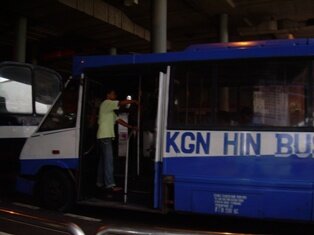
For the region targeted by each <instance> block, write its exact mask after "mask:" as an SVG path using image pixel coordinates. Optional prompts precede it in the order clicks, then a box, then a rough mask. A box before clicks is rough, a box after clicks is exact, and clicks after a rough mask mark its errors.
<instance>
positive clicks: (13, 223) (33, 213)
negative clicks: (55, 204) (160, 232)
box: [0, 194, 314, 235]
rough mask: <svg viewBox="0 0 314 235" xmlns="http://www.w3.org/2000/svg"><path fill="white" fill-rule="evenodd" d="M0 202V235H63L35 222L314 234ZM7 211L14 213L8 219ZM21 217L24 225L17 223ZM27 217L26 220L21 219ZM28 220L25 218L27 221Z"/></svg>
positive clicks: (14, 199) (308, 227)
mask: <svg viewBox="0 0 314 235" xmlns="http://www.w3.org/2000/svg"><path fill="white" fill-rule="evenodd" d="M4 195H5V196H4V197H2V198H0V212H1V210H6V211H5V212H3V211H2V212H1V213H0V235H2V234H17V235H19V234H23V235H24V234H34V235H37V234H45V235H50V234H66V233H65V229H64V228H63V229H60V228H57V229H56V228H55V227H52V228H49V229H48V228H47V227H45V226H43V227H38V225H36V226H34V223H33V222H34V221H36V218H39V219H41V220H46V221H48V222H49V221H50V222H51V221H52V222H54V223H55V224H63V225H64V224H68V223H75V224H77V225H78V226H79V227H80V228H82V230H83V231H84V233H85V234H96V232H97V230H98V229H99V228H100V227H102V226H107V227H138V228H159V229H160V228H163V229H164V230H169V229H183V230H188V231H215V232H233V233H250V234H314V224H313V223H312V224H311V223H301V222H293V221H263V220H252V219H243V218H226V217H217V216H207V215H192V214H177V213H176V214H168V215H161V214H153V213H148V212H145V213H144V212H134V211H128V210H119V209H110V208H103V207H95V206H76V207H75V208H74V209H73V210H71V211H70V212H67V213H61V212H55V211H49V210H45V209H42V208H39V207H37V206H34V205H33V204H32V200H31V199H28V198H25V197H20V196H16V195H14V194H10V195H8V194H4ZM8 211H11V212H14V213H15V214H12V215H10V216H7V215H8V213H7V212H8ZM18 214H21V215H23V216H20V217H22V218H23V219H24V221H23V220H22V221H20V220H18V219H16V217H15V215H18ZM24 215H26V217H25V216H24ZM27 216H28V217H27Z"/></svg>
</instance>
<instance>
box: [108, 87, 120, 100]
mask: <svg viewBox="0 0 314 235" xmlns="http://www.w3.org/2000/svg"><path fill="white" fill-rule="evenodd" d="M106 98H107V99H108V100H116V99H117V93H116V91H115V90H114V89H110V90H108V91H107V93H106Z"/></svg>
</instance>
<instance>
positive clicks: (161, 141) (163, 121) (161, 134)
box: [154, 66, 170, 208]
mask: <svg viewBox="0 0 314 235" xmlns="http://www.w3.org/2000/svg"><path fill="white" fill-rule="evenodd" d="M169 84H170V66H167V71H166V73H163V72H160V73H159V90H158V109H157V121H156V124H157V125H156V153H155V172H154V208H161V205H162V201H161V200H162V159H163V153H164V146H165V132H166V129H167V116H168V102H169Z"/></svg>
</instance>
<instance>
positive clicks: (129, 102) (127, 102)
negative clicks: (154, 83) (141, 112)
mask: <svg viewBox="0 0 314 235" xmlns="http://www.w3.org/2000/svg"><path fill="white" fill-rule="evenodd" d="M128 104H136V105H138V101H137V100H121V101H119V104H118V105H119V107H121V106H125V105H128Z"/></svg>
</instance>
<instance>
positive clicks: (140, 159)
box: [78, 65, 162, 208]
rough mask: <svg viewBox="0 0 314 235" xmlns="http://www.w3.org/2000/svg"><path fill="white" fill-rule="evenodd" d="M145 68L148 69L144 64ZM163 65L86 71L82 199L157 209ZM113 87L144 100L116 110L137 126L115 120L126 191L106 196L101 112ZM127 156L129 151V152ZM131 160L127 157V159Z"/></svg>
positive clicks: (119, 172)
mask: <svg viewBox="0 0 314 235" xmlns="http://www.w3.org/2000/svg"><path fill="white" fill-rule="evenodd" d="M143 67H144V68H143ZM161 71H162V69H161V67H160V66H152V65H148V66H141V67H139V66H132V67H130V66H125V67H122V68H121V66H119V67H117V68H115V67H113V68H109V69H108V68H106V69H93V70H88V71H86V74H85V76H86V79H85V81H84V82H85V85H84V92H83V94H84V95H83V105H82V117H81V120H82V121H81V137H80V179H79V190H78V191H79V192H78V193H79V195H78V196H79V198H78V199H79V201H80V202H82V203H87V204H94V205H107V204H108V203H110V204H116V205H121V204H123V205H125V206H127V205H129V206H138V207H144V208H152V206H153V191H154V162H155V137H156V131H155V128H156V118H157V103H158V84H159V73H160V72H161ZM108 89H114V90H115V91H116V93H117V95H118V100H124V99H127V98H128V99H130V98H131V99H135V100H138V101H139V102H140V105H139V107H137V105H129V107H120V108H119V110H117V115H118V117H119V118H121V119H123V120H124V121H126V122H128V123H129V124H130V125H132V126H137V128H138V131H137V132H136V131H131V130H130V129H129V130H128V129H127V128H125V127H123V126H121V125H116V126H115V133H116V138H115V139H114V141H113V153H114V154H113V155H114V177H115V181H116V184H117V186H119V187H122V188H123V189H124V190H123V191H121V193H115V194H114V195H104V194H103V193H100V192H99V189H98V187H97V186H96V180H97V168H98V161H99V154H100V151H99V146H98V143H97V139H96V133H97V128H98V125H97V117H98V110H99V106H100V103H101V102H102V101H103V100H104V99H105V98H106V91H107V90H108ZM127 155H128V156H127ZM126 159H128V161H127V160H126Z"/></svg>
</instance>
